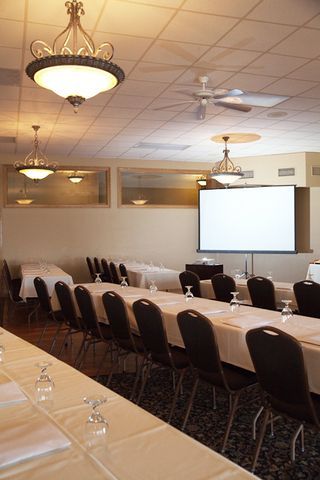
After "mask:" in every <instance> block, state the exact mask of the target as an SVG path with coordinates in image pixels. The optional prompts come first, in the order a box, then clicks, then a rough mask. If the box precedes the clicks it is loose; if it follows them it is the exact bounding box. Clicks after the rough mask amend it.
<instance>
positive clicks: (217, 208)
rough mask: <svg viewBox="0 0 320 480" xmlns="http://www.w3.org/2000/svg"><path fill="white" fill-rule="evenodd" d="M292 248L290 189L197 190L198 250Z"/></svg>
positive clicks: (281, 249) (292, 189)
mask: <svg viewBox="0 0 320 480" xmlns="http://www.w3.org/2000/svg"><path fill="white" fill-rule="evenodd" d="M295 249H296V245H295V187H294V186H291V185H289V186H277V187H251V188H228V189H215V190H200V192H199V251H212V252H288V253H294V252H295Z"/></svg>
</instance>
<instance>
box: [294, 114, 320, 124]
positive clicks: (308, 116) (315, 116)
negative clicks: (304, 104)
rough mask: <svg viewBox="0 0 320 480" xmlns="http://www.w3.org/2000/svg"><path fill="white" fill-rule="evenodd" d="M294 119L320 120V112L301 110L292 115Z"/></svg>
mask: <svg viewBox="0 0 320 480" xmlns="http://www.w3.org/2000/svg"><path fill="white" fill-rule="evenodd" d="M291 120H292V121H297V122H310V123H312V122H320V113H318V112H299V113H297V114H296V115H294V117H291Z"/></svg>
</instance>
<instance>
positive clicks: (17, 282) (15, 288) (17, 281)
mask: <svg viewBox="0 0 320 480" xmlns="http://www.w3.org/2000/svg"><path fill="white" fill-rule="evenodd" d="M11 286H12V291H11V294H12V300H13V301H14V302H23V299H22V298H21V297H20V296H19V292H20V288H21V278H13V279H12V282H11Z"/></svg>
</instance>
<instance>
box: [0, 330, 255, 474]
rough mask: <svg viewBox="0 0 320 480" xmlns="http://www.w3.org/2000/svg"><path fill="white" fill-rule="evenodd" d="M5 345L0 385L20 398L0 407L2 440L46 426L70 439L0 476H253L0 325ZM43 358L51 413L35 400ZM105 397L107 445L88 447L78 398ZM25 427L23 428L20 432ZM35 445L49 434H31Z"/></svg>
mask: <svg viewBox="0 0 320 480" xmlns="http://www.w3.org/2000/svg"><path fill="white" fill-rule="evenodd" d="M0 333H3V334H1V335H0V339H1V343H2V344H4V345H5V347H6V358H5V363H4V364H2V365H0V385H1V384H3V383H6V382H8V381H13V382H15V383H16V384H17V385H18V386H19V387H20V389H21V390H22V391H23V392H24V394H25V395H26V396H27V399H26V401H24V402H21V403H18V404H14V405H13V404H11V405H10V406H5V407H3V408H0V422H1V431H0V444H2V445H3V444H4V443H5V442H6V441H7V438H4V437H3V436H2V437H1V435H3V433H1V432H3V431H5V430H6V431H7V432H11V433H12V435H11V436H13V438H17V441H18V440H19V441H21V438H22V439H23V437H21V436H22V435H24V434H26V433H28V435H31V437H29V438H32V441H34V438H33V436H32V435H33V429H34V427H35V425H39V424H40V425H41V424H44V423H49V424H50V425H51V426H52V427H53V428H55V430H59V432H62V433H63V435H64V436H65V437H66V438H67V439H68V440H69V441H70V445H69V446H68V447H67V448H65V449H64V450H61V451H56V452H50V453H49V454H47V455H45V456H34V457H33V458H29V459H28V460H25V461H23V462H21V463H18V464H12V465H10V466H7V467H5V468H2V469H1V458H3V457H1V455H3V452H2V451H0V477H1V478H2V479H14V480H29V479H30V480H31V479H32V480H43V479H46V480H56V479H57V478H59V479H61V480H69V479H71V478H72V479H73V478H76V479H77V480H88V479H90V480H100V479H107V480H210V479H211V480H213V479H216V480H219V479H221V480H222V479H223V480H235V479H237V480H249V479H256V478H257V477H255V476H254V475H251V474H250V473H248V472H247V471H245V470H244V469H242V468H241V467H239V466H237V465H236V464H234V463H232V462H231V461H229V460H227V459H226V458H224V457H223V456H221V455H219V454H218V453H216V452H214V451H213V450H210V449H209V448H207V447H205V446H204V445H202V444H200V443H198V442H197V441H195V440H193V439H191V438H190V437H188V436H186V435H184V434H183V433H181V432H180V431H178V430H176V429H175V428H173V427H171V426H170V425H168V424H166V423H164V422H163V421H162V420H160V419H158V418H156V417H154V416H153V415H151V414H149V413H147V412H146V411H144V410H143V409H141V408H139V407H137V406H136V405H135V404H133V403H131V402H130V401H128V400H126V399H124V398H123V397H121V396H119V395H117V394H116V393H115V392H113V391H112V390H109V389H107V388H105V387H103V386H102V385H100V384H99V383H97V382H95V381H93V380H91V379H90V378H88V377H86V376H85V375H83V374H82V373H80V372H79V371H77V370H75V369H73V368H71V367H70V366H68V365H66V364H65V363H63V362H61V361H59V360H57V359H56V358H54V357H51V356H50V355H49V354H47V353H46V352H44V351H42V350H40V349H39V348H37V347H35V346H33V345H31V344H29V343H27V342H25V341H23V340H22V339H20V338H18V337H16V336H15V335H12V334H11V333H9V332H7V331H6V330H3V329H0ZM42 360H49V361H51V362H52V366H51V367H50V368H49V373H50V375H51V376H52V378H53V380H54V382H55V392H54V402H53V406H52V409H51V410H50V412H49V413H46V412H45V411H44V410H42V409H40V408H39V407H38V406H37V405H36V404H35V403H34V401H33V398H34V382H35V379H36V377H37V376H38V375H39V369H38V368H37V367H36V366H35V364H36V363H37V362H39V361H42ZM99 394H100V395H107V398H108V401H107V403H106V404H105V405H103V406H101V407H100V411H101V413H102V414H103V415H104V416H105V418H106V419H107V421H108V423H109V427H110V429H109V432H108V436H107V441H106V445H105V446H100V447H96V448H95V449H93V450H87V448H86V446H85V442H84V424H85V422H86V419H87V418H88V416H89V414H90V412H91V408H90V407H89V406H88V405H85V404H84V402H83V397H84V396H88V395H90V396H94V395H99ZM0 401H1V397H0ZM21 424H23V425H24V426H25V431H24V432H23V431H22V429H21ZM37 441H38V442H42V441H48V438H45V439H41V438H39V439H37Z"/></svg>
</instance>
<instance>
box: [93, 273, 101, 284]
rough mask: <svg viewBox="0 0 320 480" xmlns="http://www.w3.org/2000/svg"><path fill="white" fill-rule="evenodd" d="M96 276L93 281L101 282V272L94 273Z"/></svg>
mask: <svg viewBox="0 0 320 480" xmlns="http://www.w3.org/2000/svg"><path fill="white" fill-rule="evenodd" d="M95 276H96V278H95V279H94V283H102V280H101V273H95Z"/></svg>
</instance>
